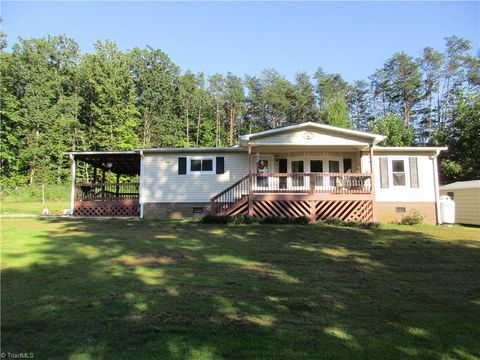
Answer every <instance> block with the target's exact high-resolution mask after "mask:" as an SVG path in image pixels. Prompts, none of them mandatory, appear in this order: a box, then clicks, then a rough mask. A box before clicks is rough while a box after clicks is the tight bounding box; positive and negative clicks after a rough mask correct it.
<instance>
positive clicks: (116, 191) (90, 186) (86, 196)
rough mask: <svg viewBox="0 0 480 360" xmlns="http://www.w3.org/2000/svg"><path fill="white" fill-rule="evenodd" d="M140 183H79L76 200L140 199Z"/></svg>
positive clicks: (76, 186)
mask: <svg viewBox="0 0 480 360" xmlns="http://www.w3.org/2000/svg"><path fill="white" fill-rule="evenodd" d="M138 197H139V183H131V182H128V183H107V182H103V183H79V184H75V200H77V201H78V200H79V201H99V200H100V201H109V200H124V199H138Z"/></svg>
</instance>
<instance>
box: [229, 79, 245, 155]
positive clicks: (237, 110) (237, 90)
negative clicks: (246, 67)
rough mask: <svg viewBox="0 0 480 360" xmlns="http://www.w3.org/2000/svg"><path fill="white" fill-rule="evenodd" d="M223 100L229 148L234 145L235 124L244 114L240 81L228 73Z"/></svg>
mask: <svg viewBox="0 0 480 360" xmlns="http://www.w3.org/2000/svg"><path fill="white" fill-rule="evenodd" d="M224 98H225V107H226V109H227V111H228V117H229V131H228V143H229V145H230V146H231V145H233V143H234V135H235V128H236V127H235V124H236V123H238V122H240V119H241V118H242V116H243V113H244V112H245V92H244V88H243V82H242V79H241V78H239V77H238V76H235V75H233V74H232V73H230V72H229V73H227V76H226V77H225V89H224Z"/></svg>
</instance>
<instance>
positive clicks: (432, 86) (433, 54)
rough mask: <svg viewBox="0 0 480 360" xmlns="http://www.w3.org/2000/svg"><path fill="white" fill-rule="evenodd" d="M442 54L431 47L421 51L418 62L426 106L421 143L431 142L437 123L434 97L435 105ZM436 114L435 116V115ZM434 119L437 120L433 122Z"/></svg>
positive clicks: (436, 108)
mask: <svg viewBox="0 0 480 360" xmlns="http://www.w3.org/2000/svg"><path fill="white" fill-rule="evenodd" d="M443 60H444V57H443V54H442V53H440V52H438V51H436V50H434V49H433V48H431V47H426V48H425V49H423V55H422V57H421V58H420V59H419V60H418V62H419V64H420V69H421V70H422V74H423V96H422V98H423V99H425V100H426V104H425V105H424V108H423V113H424V117H423V119H422V123H421V126H422V128H423V129H421V134H420V137H421V138H422V139H423V142H428V141H430V140H431V137H432V133H433V130H434V128H435V127H436V126H435V125H436V123H438V121H439V117H440V108H439V106H435V96H436V98H437V103H438V101H439V99H440V95H439V91H440V81H441V77H442V66H443ZM435 113H436V115H435ZM434 119H437V121H435V120H434Z"/></svg>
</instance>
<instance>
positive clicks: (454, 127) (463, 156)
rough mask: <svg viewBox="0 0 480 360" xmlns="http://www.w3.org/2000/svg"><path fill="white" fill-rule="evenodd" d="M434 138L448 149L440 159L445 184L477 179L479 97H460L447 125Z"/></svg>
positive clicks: (479, 168) (479, 175)
mask: <svg viewBox="0 0 480 360" xmlns="http://www.w3.org/2000/svg"><path fill="white" fill-rule="evenodd" d="M436 139H437V141H438V143H439V144H440V145H446V146H448V152H446V153H445V154H444V155H442V158H441V173H442V178H443V180H444V181H445V182H451V181H459V180H474V179H480V158H479V156H478V154H480V94H478V93H477V94H470V95H468V96H463V95H462V97H461V98H460V99H459V101H458V105H457V106H456V108H455V109H454V110H453V112H452V122H451V124H450V126H447V127H443V128H441V129H439V130H438V131H437V133H436Z"/></svg>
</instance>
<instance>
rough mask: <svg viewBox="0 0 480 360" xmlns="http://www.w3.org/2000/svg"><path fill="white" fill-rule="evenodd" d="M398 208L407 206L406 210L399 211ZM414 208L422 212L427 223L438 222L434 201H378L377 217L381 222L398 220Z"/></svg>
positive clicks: (376, 206) (376, 204)
mask: <svg viewBox="0 0 480 360" xmlns="http://www.w3.org/2000/svg"><path fill="white" fill-rule="evenodd" d="M397 208H405V212H404V213H401V212H397ZM413 210H417V211H418V212H419V213H420V214H422V216H423V222H424V223H425V224H436V223H437V218H436V208H435V203H434V202H431V203H430V202H376V203H375V218H376V221H378V222H381V223H390V222H398V221H400V220H401V219H402V218H403V217H404V216H405V215H408V214H410V213H411V212H412V211H413Z"/></svg>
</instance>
